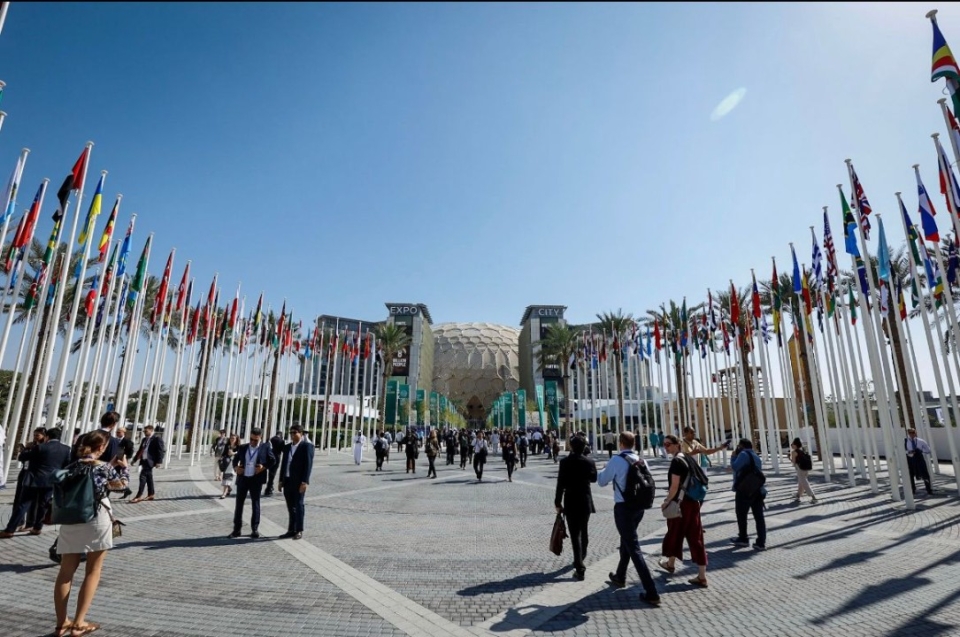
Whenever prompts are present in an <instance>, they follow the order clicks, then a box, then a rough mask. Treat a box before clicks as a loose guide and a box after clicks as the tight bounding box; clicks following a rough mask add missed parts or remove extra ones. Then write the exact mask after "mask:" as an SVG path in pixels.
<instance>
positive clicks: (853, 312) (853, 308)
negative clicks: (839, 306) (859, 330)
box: [847, 285, 857, 325]
mask: <svg viewBox="0 0 960 637" xmlns="http://www.w3.org/2000/svg"><path fill="white" fill-rule="evenodd" d="M847 291H848V292H849V294H850V297H849V300H848V308H849V310H850V324H851V325H856V324H857V302H856V301H855V300H854V298H853V286H852V285H851V286H850V287H849V288H847Z"/></svg>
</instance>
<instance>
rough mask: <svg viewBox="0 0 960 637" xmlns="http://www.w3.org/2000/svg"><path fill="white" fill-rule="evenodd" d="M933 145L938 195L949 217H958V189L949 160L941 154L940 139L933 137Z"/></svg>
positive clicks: (959, 199) (959, 195)
mask: <svg viewBox="0 0 960 637" xmlns="http://www.w3.org/2000/svg"><path fill="white" fill-rule="evenodd" d="M933 141H934V144H935V145H936V147H937V165H938V168H939V172H940V194H942V195H943V198H944V200H945V201H946V202H947V210H948V211H949V212H950V214H951V215H960V188H958V186H957V178H956V176H954V174H953V169H952V168H951V167H950V160H949V159H947V154H946V153H945V152H943V146H941V145H940V139H939V138H938V137H934V139H933Z"/></svg>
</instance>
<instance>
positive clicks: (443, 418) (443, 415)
mask: <svg viewBox="0 0 960 637" xmlns="http://www.w3.org/2000/svg"><path fill="white" fill-rule="evenodd" d="M440 424H441V425H442V426H446V425H447V397H446V396H440Z"/></svg>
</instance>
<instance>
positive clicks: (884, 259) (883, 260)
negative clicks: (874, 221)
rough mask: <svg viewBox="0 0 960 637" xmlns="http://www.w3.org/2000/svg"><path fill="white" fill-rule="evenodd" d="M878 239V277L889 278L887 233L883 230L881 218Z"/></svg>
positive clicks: (885, 279)
mask: <svg viewBox="0 0 960 637" xmlns="http://www.w3.org/2000/svg"><path fill="white" fill-rule="evenodd" d="M879 224H880V240H879V246H878V247H877V275H878V276H879V278H880V279H882V280H884V281H887V280H889V279H890V249H889V248H888V246H887V235H886V233H885V232H884V231H883V219H880V220H879Z"/></svg>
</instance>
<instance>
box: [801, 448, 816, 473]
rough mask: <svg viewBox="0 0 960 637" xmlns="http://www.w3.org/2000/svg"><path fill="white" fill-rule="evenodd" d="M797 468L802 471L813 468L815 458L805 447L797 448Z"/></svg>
mask: <svg viewBox="0 0 960 637" xmlns="http://www.w3.org/2000/svg"><path fill="white" fill-rule="evenodd" d="M797 469H800V470H801V471H811V470H813V458H811V457H810V454H809V453H807V452H806V451H804V450H803V449H797Z"/></svg>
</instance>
